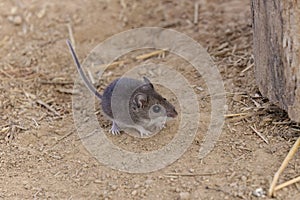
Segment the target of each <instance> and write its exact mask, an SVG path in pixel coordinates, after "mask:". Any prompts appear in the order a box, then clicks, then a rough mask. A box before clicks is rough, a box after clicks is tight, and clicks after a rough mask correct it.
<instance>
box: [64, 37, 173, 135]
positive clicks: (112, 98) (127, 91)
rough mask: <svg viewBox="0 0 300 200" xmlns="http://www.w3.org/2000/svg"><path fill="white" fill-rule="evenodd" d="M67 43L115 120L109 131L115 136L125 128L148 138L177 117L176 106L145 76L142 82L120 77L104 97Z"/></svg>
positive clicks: (108, 115)
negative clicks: (168, 120) (156, 89)
mask: <svg viewBox="0 0 300 200" xmlns="http://www.w3.org/2000/svg"><path fill="white" fill-rule="evenodd" d="M67 44H68V46H69V49H70V52H71V54H72V57H73V59H74V62H75V65H76V67H77V70H78V72H79V74H80V76H81V78H82V79H83V81H84V83H85V85H86V87H87V88H88V89H89V90H90V91H91V92H92V93H93V94H94V95H95V96H96V97H97V98H99V99H100V100H101V106H102V110H103V112H104V114H105V115H106V116H107V117H108V118H109V119H110V120H111V121H112V127H111V129H110V132H111V133H112V134H113V135H117V134H120V131H121V130H122V129H125V128H130V129H135V130H137V131H138V132H139V133H140V135H141V136H145V135H149V134H152V133H153V132H155V131H159V130H161V129H162V128H163V127H164V125H165V123H166V120H167V118H175V117H176V116H177V115H178V114H177V112H176V110H175V107H174V106H173V105H172V104H171V103H170V102H168V101H167V100H166V99H165V98H164V97H162V96H161V95H160V94H159V93H157V92H156V91H155V89H154V87H153V84H152V83H151V82H150V80H149V79H147V78H146V77H143V81H140V80H136V79H131V78H126V77H121V78H118V79H116V80H114V81H113V82H112V83H110V84H109V85H108V86H107V88H106V89H105V90H104V92H103V95H101V94H100V93H99V92H98V91H97V90H96V88H95V87H94V86H93V85H92V83H91V82H90V81H89V80H88V78H87V77H86V75H85V73H84V71H83V69H82V67H81V65H80V63H79V61H78V58H77V55H76V53H75V51H74V49H73V47H72V45H71V42H70V41H69V40H67Z"/></svg>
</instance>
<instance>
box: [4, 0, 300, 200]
mask: <svg viewBox="0 0 300 200" xmlns="http://www.w3.org/2000/svg"><path fill="white" fill-rule="evenodd" d="M198 2H199V16H198V23H194V5H195V4H194V3H195V2H194V1H168V0H163V1H143V2H142V1H137V0H130V1H126V0H121V1H114V0H97V1H96V0H93V1H87V0H84V1H82V0H72V1H71V0H65V1H58V0H53V1H37V0H28V1H22V0H16V1H8V0H3V1H1V2H0V58H1V61H0V78H1V82H0V90H1V92H0V109H1V110H0V111H1V113H2V115H1V117H0V131H1V132H0V148H1V152H0V158H1V161H0V199H258V198H262V199H268V197H264V198H263V197H256V196H255V195H253V191H255V190H256V189H258V188H262V189H263V191H265V192H266V191H267V190H268V188H269V185H270V182H271V180H272V177H273V175H274V173H275V172H276V170H277V169H278V168H279V166H280V164H281V162H282V161H283V159H284V157H285V156H286V154H287V152H288V151H289V149H290V147H291V146H292V144H293V143H294V142H295V140H296V138H297V137H298V136H299V131H300V127H299V126H298V125H297V124H295V123H293V122H290V121H289V119H288V118H287V116H286V114H285V113H284V112H283V111H281V110H280V109H278V108H277V107H276V106H274V105H272V104H270V103H269V102H268V100H267V99H265V98H263V97H261V96H260V93H259V91H258V89H257V87H256V86H255V80H254V74H253V70H254V67H253V57H252V42H251V41H252V32H251V12H250V2H248V1H239V0H212V1H205V0H202V1H198ZM145 26H155V27H164V28H171V29H175V30H177V31H179V32H182V33H184V34H186V35H188V36H190V37H191V38H193V39H194V40H196V41H197V42H199V43H200V44H201V45H202V46H203V47H205V48H206V49H207V50H208V52H209V53H210V55H211V57H212V59H213V60H214V62H215V63H216V64H217V67H218V69H219V71H220V73H221V75H222V77H223V80H224V85H225V89H226V96H227V105H228V114H229V115H227V117H226V123H225V125H224V128H223V132H222V135H221V137H220V139H219V140H218V142H217V143H216V146H215V148H214V149H213V151H212V152H211V153H210V154H209V155H208V156H207V157H205V158H204V159H202V160H199V159H198V151H199V148H200V146H201V143H202V139H203V134H204V132H205V131H206V130H207V124H208V123H209V120H208V119H209V112H210V109H209V107H210V98H209V93H208V91H207V88H206V86H205V82H203V80H202V79H201V77H200V76H198V75H196V72H195V73H194V72H193V71H191V70H189V68H185V67H183V64H181V65H180V63H179V64H178V66H176V63H177V62H175V61H174V60H173V61H172V57H171V56H169V57H168V55H167V56H166V57H165V58H162V59H160V58H156V57H155V58H151V59H153V62H159V61H161V60H163V61H166V62H168V61H169V60H171V61H169V64H171V65H173V66H174V67H175V69H177V70H179V71H180V72H181V73H182V74H183V75H184V76H185V77H186V79H188V80H189V82H190V83H191V84H193V85H196V86H199V87H201V88H202V89H203V90H202V89H201V88H200V89H198V90H197V89H196V90H195V91H196V93H197V98H198V101H199V106H200V108H201V112H202V114H204V115H202V118H201V119H200V124H201V127H199V129H198V132H197V136H196V138H195V140H194V141H193V143H192V145H191V146H190V147H189V148H188V150H187V151H186V152H185V153H184V155H183V156H181V157H180V158H179V159H178V160H177V161H176V162H174V163H173V164H171V165H169V166H167V167H165V168H163V169H161V170H158V171H155V172H151V173H144V174H130V173H126V172H121V171H118V170H113V169H111V168H109V167H107V166H104V165H103V164H101V163H100V162H98V161H97V160H96V159H95V158H93V156H92V155H91V154H90V153H89V152H88V151H87V150H86V148H85V147H84V146H83V144H82V142H81V140H80V139H79V136H78V134H77V132H76V127H75V125H74V120H73V114H72V93H71V91H72V88H73V83H74V79H75V77H76V76H77V71H76V69H75V66H74V64H73V61H72V60H71V57H70V55H69V51H68V49H67V46H66V44H65V40H66V38H69V35H70V32H69V30H70V29H71V30H72V33H73V35H74V39H75V41H76V47H77V48H76V50H77V53H78V55H79V57H80V59H81V60H82V59H84V58H85V57H86V56H87V55H88V53H89V52H90V51H91V50H92V49H93V48H94V47H95V46H96V45H97V44H98V43H100V42H101V41H103V40H105V39H107V38H108V37H110V36H112V35H114V34H117V33H119V32H121V31H124V30H129V29H131V28H136V27H145ZM137 54H138V52H137ZM140 62H142V61H140ZM127 67H130V66H126V65H124V66H119V68H118V67H114V68H113V69H111V70H109V71H108V72H106V73H107V76H104V77H105V78H104V79H103V80H101V81H100V82H99V86H100V87H99V88H100V89H101V88H102V89H103V85H105V84H107V83H109V82H110V81H111V80H113V79H114V78H116V77H119V76H121V75H122V73H124V72H126V70H127ZM199 77H200V78H199ZM102 83H103V84H102ZM199 87H198V88H199ZM167 96H168V97H170V96H169V95H167ZM172 99H173V98H172ZM173 102H174V103H176V100H174V101H173ZM179 110H180V109H179ZM239 113H242V114H239ZM230 114H237V115H236V116H232V115H230ZM99 119H100V123H102V125H103V127H104V128H105V130H107V131H108V129H109V128H108V125H109V122H108V121H107V120H105V119H103V118H102V116H101V114H99ZM172 123H173V124H172ZM176 123H177V122H171V124H168V126H167V128H166V129H164V130H163V131H162V133H160V134H157V135H155V137H153V138H149V139H137V138H134V137H131V136H129V135H127V134H122V135H120V136H111V135H109V134H108V138H109V139H111V141H112V142H113V143H115V144H116V145H119V146H120V147H122V148H125V149H127V150H130V151H136V152H139V151H151V150H153V149H157V148H160V147H162V146H164V145H165V144H166V143H167V142H168V141H169V140H170V139H171V138H172V137H173V135H172V132H174V131H173V129H175V128H176ZM251 127H252V128H253V129H255V130H257V131H259V132H260V133H261V134H262V135H263V136H264V137H265V138H266V140H267V141H268V144H267V143H266V142H265V141H264V140H263V139H262V138H260V137H259V136H258V135H257V134H256V133H255V132H254V131H253V129H252V128H251ZM299 161H300V157H299V153H298V154H296V157H295V158H294V159H293V160H292V161H291V163H290V164H289V166H288V168H287V169H286V170H285V171H284V173H283V175H282V176H281V177H280V179H279V182H280V183H282V182H284V181H287V180H289V179H291V178H294V177H296V176H297V175H299V174H300V167H299ZM157 162H160V161H159V160H158V161H157ZM276 198H277V199H283V200H289V199H290V200H293V199H300V184H294V185H292V186H289V187H287V188H284V189H282V190H280V191H278V193H277V197H276Z"/></svg>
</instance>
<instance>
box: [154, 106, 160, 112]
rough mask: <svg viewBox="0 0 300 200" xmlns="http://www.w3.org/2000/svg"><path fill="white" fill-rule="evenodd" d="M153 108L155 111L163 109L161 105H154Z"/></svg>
mask: <svg viewBox="0 0 300 200" xmlns="http://www.w3.org/2000/svg"><path fill="white" fill-rule="evenodd" d="M152 110H153V112H155V113H159V112H160V110H161V108H160V106H159V105H154V106H153V108H152Z"/></svg>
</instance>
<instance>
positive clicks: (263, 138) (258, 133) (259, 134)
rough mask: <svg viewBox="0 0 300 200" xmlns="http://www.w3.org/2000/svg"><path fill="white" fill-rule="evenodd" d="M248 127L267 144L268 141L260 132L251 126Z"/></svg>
mask: <svg viewBox="0 0 300 200" xmlns="http://www.w3.org/2000/svg"><path fill="white" fill-rule="evenodd" d="M250 128H251V129H252V130H253V131H254V132H255V133H256V134H257V135H258V136H259V137H260V138H261V139H262V140H263V141H264V142H265V143H267V144H269V141H268V140H267V139H266V138H265V137H264V136H263V135H262V134H261V133H260V132H258V131H257V130H256V129H255V128H254V127H253V126H250Z"/></svg>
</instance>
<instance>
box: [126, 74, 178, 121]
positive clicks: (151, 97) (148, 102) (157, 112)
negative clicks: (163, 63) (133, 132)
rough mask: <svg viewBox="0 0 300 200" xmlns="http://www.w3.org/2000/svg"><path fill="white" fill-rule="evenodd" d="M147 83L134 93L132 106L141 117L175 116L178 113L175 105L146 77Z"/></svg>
mask: <svg viewBox="0 0 300 200" xmlns="http://www.w3.org/2000/svg"><path fill="white" fill-rule="evenodd" d="M143 78H144V82H145V84H143V85H142V86H140V87H139V88H138V89H137V90H136V91H135V92H134V94H133V98H132V105H131V106H132V108H133V111H134V112H135V113H136V114H138V115H139V117H142V118H146V119H149V118H150V119H154V118H158V117H171V118H175V117H176V116H177V115H178V114H177V112H176V110H175V107H174V106H173V105H172V104H171V103H170V102H168V101H167V99H166V98H164V97H162V96H161V95H160V94H159V93H157V92H156V91H155V89H154V86H153V84H152V83H151V82H150V80H149V79H147V78H146V77H143Z"/></svg>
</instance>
